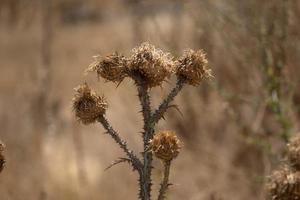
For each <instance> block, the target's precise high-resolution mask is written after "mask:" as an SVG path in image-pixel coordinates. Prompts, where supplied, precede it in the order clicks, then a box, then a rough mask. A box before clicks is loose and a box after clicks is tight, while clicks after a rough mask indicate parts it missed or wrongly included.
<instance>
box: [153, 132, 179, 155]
mask: <svg viewBox="0 0 300 200" xmlns="http://www.w3.org/2000/svg"><path fill="white" fill-rule="evenodd" d="M181 147H182V145H181V142H180V140H179V139H178V138H177V136H176V134H175V132H174V131H161V132H159V133H157V134H155V135H154V137H153V139H152V140H151V141H150V148H151V150H152V152H153V153H154V155H155V156H156V157H157V158H159V159H162V160H164V161H170V160H172V159H174V158H176V157H177V156H178V154H179V150H180V148H181Z"/></svg>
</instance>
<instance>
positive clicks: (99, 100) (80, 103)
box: [73, 83, 107, 124]
mask: <svg viewBox="0 0 300 200" xmlns="http://www.w3.org/2000/svg"><path fill="white" fill-rule="evenodd" d="M75 91H76V94H75V97H74V98H73V109H74V111H75V115H76V118H77V119H78V120H79V121H81V122H82V123H83V124H90V123H94V122H96V120H97V119H98V117H99V116H102V115H103V114H105V111H106V109H107V102H106V101H105V99H104V97H100V96H98V95H97V94H96V93H95V92H94V91H93V90H91V89H90V88H89V86H88V85H87V84H86V83H85V84H83V85H80V86H78V87H77V88H75Z"/></svg>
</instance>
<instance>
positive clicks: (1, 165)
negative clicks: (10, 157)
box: [0, 141, 5, 172]
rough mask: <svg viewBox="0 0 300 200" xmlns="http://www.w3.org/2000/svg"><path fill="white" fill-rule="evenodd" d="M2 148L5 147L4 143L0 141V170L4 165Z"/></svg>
mask: <svg viewBox="0 0 300 200" xmlns="http://www.w3.org/2000/svg"><path fill="white" fill-rule="evenodd" d="M4 148H5V146H4V144H2V143H1V141H0V172H1V171H2V170H3V168H4V165H5V158H4V156H3V155H2V153H3V151H4Z"/></svg>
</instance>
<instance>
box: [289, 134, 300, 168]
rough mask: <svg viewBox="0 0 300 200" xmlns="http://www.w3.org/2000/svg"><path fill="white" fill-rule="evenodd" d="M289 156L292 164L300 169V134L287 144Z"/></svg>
mask: <svg viewBox="0 0 300 200" xmlns="http://www.w3.org/2000/svg"><path fill="white" fill-rule="evenodd" d="M287 156H288V159H289V162H290V164H291V166H292V167H294V168H295V169H297V170H300V135H298V136H295V137H294V138H292V139H291V140H290V142H289V143H288V144H287Z"/></svg>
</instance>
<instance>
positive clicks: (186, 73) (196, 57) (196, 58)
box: [176, 50, 211, 86]
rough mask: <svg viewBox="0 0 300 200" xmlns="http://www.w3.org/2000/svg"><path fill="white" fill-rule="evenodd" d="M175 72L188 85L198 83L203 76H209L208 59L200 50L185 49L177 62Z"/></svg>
mask: <svg viewBox="0 0 300 200" xmlns="http://www.w3.org/2000/svg"><path fill="white" fill-rule="evenodd" d="M176 74H177V76H178V77H179V78H181V79H183V80H184V81H185V83H187V84H190V85H194V86H196V85H199V84H200V82H201V81H202V80H203V79H204V78H209V77H211V70H210V69H208V61H207V59H206V57H205V53H204V52H203V51H202V50H198V51H194V50H187V51H185V52H184V54H183V56H182V57H180V58H179V60H178V62H177V69H176Z"/></svg>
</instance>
